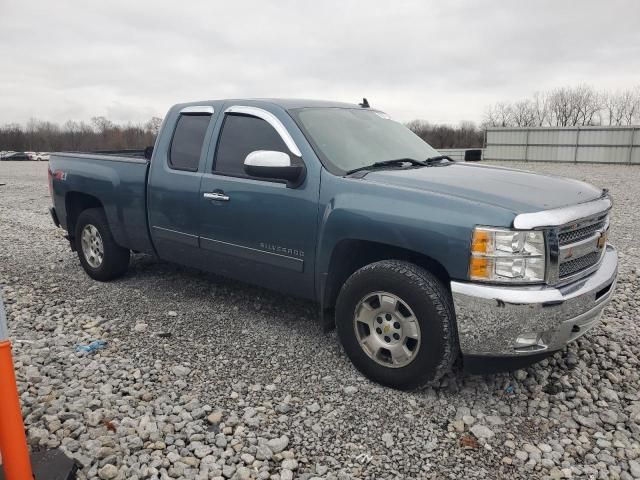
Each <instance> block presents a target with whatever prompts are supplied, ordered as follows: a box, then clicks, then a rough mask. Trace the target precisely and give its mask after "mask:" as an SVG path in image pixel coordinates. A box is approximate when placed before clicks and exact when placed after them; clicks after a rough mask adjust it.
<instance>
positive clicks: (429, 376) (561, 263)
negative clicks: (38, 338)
mask: <svg viewBox="0 0 640 480" xmlns="http://www.w3.org/2000/svg"><path fill="white" fill-rule="evenodd" d="M49 185H50V190H51V197H52V200H53V207H52V208H51V215H52V218H53V221H54V223H55V224H56V225H58V226H61V227H62V228H64V229H65V230H66V232H67V237H68V239H69V241H70V243H71V248H72V249H73V250H75V251H77V252H78V257H79V259H80V262H81V264H82V266H83V267H84V270H85V271H86V272H87V274H88V275H89V276H90V277H92V278H93V279H96V280H100V281H107V280H112V279H115V278H117V277H120V276H122V275H124V274H125V272H126V271H127V267H128V264H129V259H130V252H132V251H133V252H142V253H146V254H150V255H154V256H156V257H158V258H160V259H163V260H167V261H171V262H177V263H179V264H182V265H186V266H191V267H195V268H198V269H203V270H207V271H211V272H215V273H217V274H221V275H223V276H228V277H231V278H234V279H238V280H241V281H246V282H251V283H254V284H257V285H260V286H263V287H267V288H271V289H275V290H279V291H281V292H285V293H287V294H290V295H294V296H299V297H304V298H308V299H312V300H315V301H316V302H317V303H318V305H319V316H320V320H321V322H322V323H323V325H324V326H325V327H327V328H330V327H332V326H334V325H335V327H336V328H337V332H338V337H339V339H340V342H341V343H342V345H343V347H344V350H345V352H346V354H347V355H348V357H349V358H350V359H351V361H352V362H353V364H354V365H355V366H356V367H357V368H358V369H359V370H360V371H361V372H362V373H364V374H365V375H366V376H368V377H369V378H371V379H373V380H374V381H377V382H380V383H382V384H384V385H388V386H392V387H395V388H401V389H411V388H416V387H419V386H422V385H424V384H426V383H428V382H433V381H434V380H436V379H438V378H439V377H440V376H442V375H443V374H445V373H446V372H447V371H448V370H450V369H451V367H452V365H453V363H454V362H456V361H457V360H458V359H459V358H461V359H462V364H463V366H464V368H465V369H467V370H469V371H471V372H489V371H499V370H509V369H514V368H519V367H522V366H525V365H529V364H531V363H534V362H536V361H538V360H540V359H541V358H543V357H544V356H546V355H548V354H550V353H553V352H556V351H558V350H561V349H562V348H563V347H564V346H565V345H566V344H567V343H568V342H570V341H572V340H575V339H576V338H578V337H579V336H581V335H583V334H584V333H585V332H586V331H587V330H588V329H589V328H591V327H593V326H594V325H595V324H597V322H598V320H599V318H600V316H601V313H602V310H603V309H604V307H605V305H606V304H607V302H608V301H609V300H610V299H611V296H612V295H613V291H614V287H615V282H616V275H617V264H618V257H617V253H616V251H615V249H614V248H613V247H612V246H611V245H609V244H608V242H607V234H608V229H609V211H610V209H611V206H612V202H611V199H610V198H609V195H608V194H607V191H606V190H602V189H599V188H595V187H593V186H591V185H589V184H586V183H583V182H580V181H577V180H571V179H566V178H560V177H552V176H542V175H537V174H533V173H530V172H524V171H518V170H513V169H507V168H499V167H495V166H487V165H483V164H477V163H473V164H472V163H465V162H454V161H451V160H450V159H449V158H447V157H444V156H442V155H440V154H439V153H438V152H437V151H436V150H434V149H433V148H432V147H431V146H429V145H428V144H427V143H425V142H424V141H423V140H422V139H420V138H419V137H417V136H416V135H414V134H413V133H412V132H411V131H410V130H408V129H407V128H406V127H405V126H403V125H402V124H401V123H398V122H396V121H394V120H392V119H391V118H390V117H389V116H388V115H387V114H385V113H384V112H382V111H379V110H376V109H374V108H370V107H369V105H368V104H367V103H366V102H363V103H362V104H346V103H335V102H323V101H305V100H246V99H245V100H243V99H238V100H223V101H222V100H221V101H206V102H196V103H185V104H179V105H176V106H174V107H172V108H171V109H170V110H169V112H168V114H167V116H166V117H165V119H164V123H163V125H162V128H161V130H160V132H159V135H158V137H157V140H156V142H155V145H154V147H153V149H151V148H148V149H147V150H145V151H144V152H143V151H139V152H106V153H105V152H103V153H93V154H91V153H55V154H52V155H51V159H50V162H49Z"/></svg>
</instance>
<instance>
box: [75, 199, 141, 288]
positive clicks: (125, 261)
mask: <svg viewBox="0 0 640 480" xmlns="http://www.w3.org/2000/svg"><path fill="white" fill-rule="evenodd" d="M85 229H86V232H85ZM83 233H87V234H88V235H87V236H86V237H85V239H86V240H90V241H89V244H88V245H87V243H86V242H85V245H83ZM92 234H93V235H92ZM92 238H93V240H91V239H92ZM74 241H75V246H76V251H77V252H78V258H79V259H80V263H81V264H82V267H83V268H84V271H85V272H87V274H88V275H89V276H90V277H91V278H93V279H94V280H99V281H101V282H107V281H109V280H113V279H114V278H118V277H121V276H122V275H124V274H125V273H126V271H127V269H128V268H129V249H127V248H123V247H121V246H120V245H118V244H116V242H115V241H114V240H113V235H112V234H111V230H110V229H109V223H108V222H107V217H106V216H105V214H104V210H102V209H101V208H90V209H87V210H84V211H83V212H82V213H81V214H80V215H79V216H78V221H77V222H76V231H75V239H74ZM99 247H101V248H99ZM85 250H86V253H85ZM100 252H102V254H101V255H100Z"/></svg>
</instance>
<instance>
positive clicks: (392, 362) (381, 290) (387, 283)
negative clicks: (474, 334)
mask: <svg viewBox="0 0 640 480" xmlns="http://www.w3.org/2000/svg"><path fill="white" fill-rule="evenodd" d="M336 324H337V329H338V336H339V337H340V341H341V343H342V345H343V347H344V349H345V352H346V354H347V356H348V357H349V358H350V359H351V361H352V362H353V364H354V365H355V366H356V368H358V370H360V371H361V372H362V373H363V374H365V375H366V376H367V377H369V378H370V379H371V380H374V381H376V382H378V383H381V384H383V385H387V386H390V387H394V388H399V389H403V390H406V389H413V388H417V387H420V386H423V385H425V384H427V383H429V382H432V381H434V380H437V379H438V378H440V377H441V376H442V375H444V374H445V373H446V372H447V371H449V370H450V369H451V366H452V365H453V363H454V361H455V360H456V358H457V355H458V341H457V335H456V327H455V314H454V310H453V304H452V301H451V295H450V294H449V292H448V290H447V289H446V288H445V287H444V285H443V284H442V283H441V282H440V280H438V279H437V278H436V277H435V276H434V275H433V274H431V273H430V272H429V271H427V270H425V269H423V268H421V267H419V266H417V265H414V264H412V263H409V262H405V261H400V260H384V261H380V262H376V263H372V264H371V265H367V266H365V267H363V268H361V269H360V270H358V271H356V272H355V273H354V274H353V275H351V277H349V279H348V280H347V281H346V282H345V284H344V285H343V287H342V289H341V290H340V294H339V295H338V300H337V303H336Z"/></svg>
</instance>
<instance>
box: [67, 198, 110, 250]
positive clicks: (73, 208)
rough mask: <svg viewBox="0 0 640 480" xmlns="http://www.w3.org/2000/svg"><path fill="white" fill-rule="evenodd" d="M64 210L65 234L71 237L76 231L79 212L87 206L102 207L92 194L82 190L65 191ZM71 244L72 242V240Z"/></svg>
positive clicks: (87, 207)
mask: <svg viewBox="0 0 640 480" xmlns="http://www.w3.org/2000/svg"><path fill="white" fill-rule="evenodd" d="M64 205H65V211H66V212H67V225H66V227H67V234H68V236H69V239H73V238H74V236H75V231H76V223H77V222H78V217H79V216H80V214H81V213H82V212H83V211H85V210H87V209H89V208H102V209H103V210H104V205H103V204H102V202H101V201H100V200H99V199H98V198H97V197H94V196H93V195H89V194H88V193H83V192H67V194H66V195H65V197H64ZM72 244H73V242H72Z"/></svg>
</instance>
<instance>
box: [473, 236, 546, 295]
mask: <svg viewBox="0 0 640 480" xmlns="http://www.w3.org/2000/svg"><path fill="white" fill-rule="evenodd" d="M545 259H546V255H545V246H544V232H542V231H540V230H530V231H524V230H507V229H502V228H488V227H476V228H475V230H474V231H473V238H472V240H471V260H470V264H469V278H470V279H471V280H480V281H485V282H507V283H535V282H543V281H544V278H545V276H544V274H545Z"/></svg>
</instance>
